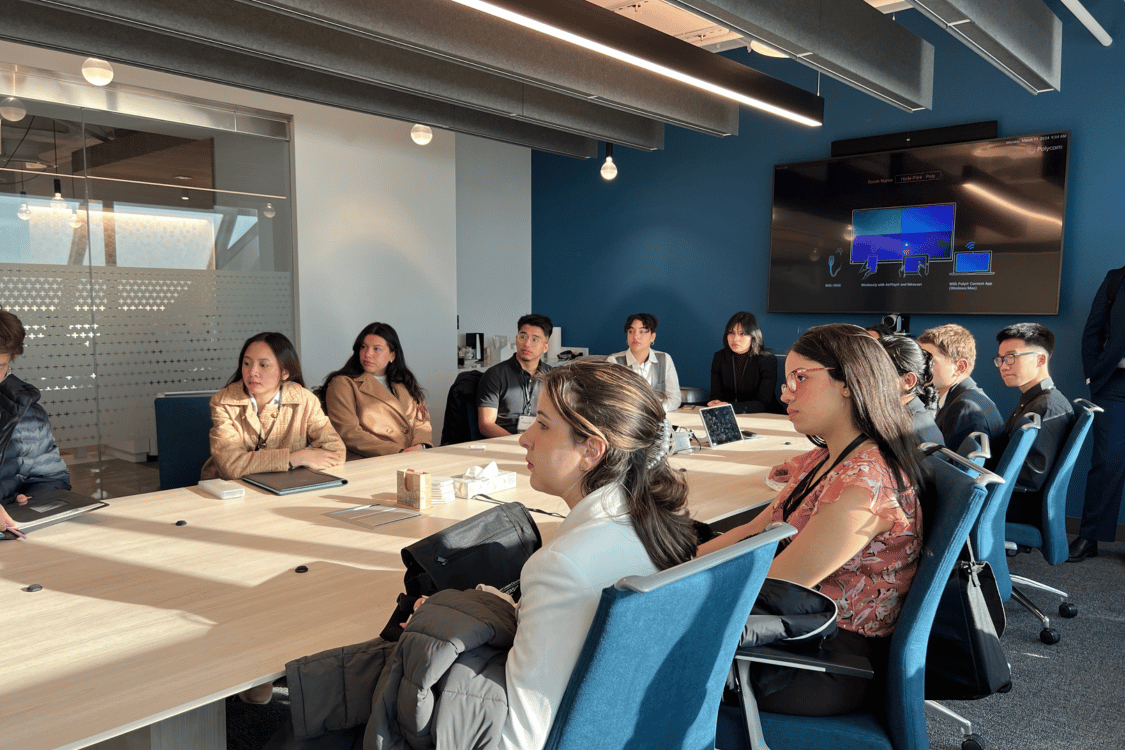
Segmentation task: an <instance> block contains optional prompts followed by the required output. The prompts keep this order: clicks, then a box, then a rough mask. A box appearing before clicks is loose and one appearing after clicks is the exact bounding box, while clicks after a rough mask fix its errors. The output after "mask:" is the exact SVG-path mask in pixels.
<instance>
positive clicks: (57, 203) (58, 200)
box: [51, 177, 69, 211]
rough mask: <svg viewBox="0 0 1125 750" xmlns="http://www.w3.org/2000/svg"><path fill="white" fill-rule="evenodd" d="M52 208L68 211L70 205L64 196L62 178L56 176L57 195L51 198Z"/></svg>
mask: <svg viewBox="0 0 1125 750" xmlns="http://www.w3.org/2000/svg"><path fill="white" fill-rule="evenodd" d="M51 209H52V210H54V211H67V210H69V206H67V205H66V201H65V200H63V197H62V180H60V179H59V178H57V177H56V178H55V197H54V198H52V199H51Z"/></svg>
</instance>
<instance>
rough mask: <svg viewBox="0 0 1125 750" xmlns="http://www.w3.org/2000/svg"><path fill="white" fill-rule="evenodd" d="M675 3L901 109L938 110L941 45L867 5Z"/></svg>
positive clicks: (824, 0) (831, 0)
mask: <svg viewBox="0 0 1125 750" xmlns="http://www.w3.org/2000/svg"><path fill="white" fill-rule="evenodd" d="M667 2H670V3H672V4H673V5H677V6H679V7H681V8H684V9H685V10H688V11H690V12H692V13H694V14H696V15H698V16H702V17H703V18H706V19H708V20H710V21H713V22H714V23H717V24H719V25H721V26H725V27H727V28H729V29H731V30H734V31H737V32H738V33H740V34H742V35H744V36H746V37H749V38H750V39H756V40H758V41H760V42H764V43H765V44H767V45H769V46H770V47H773V48H775V49H778V50H781V51H782V52H785V53H786V54H788V55H789V56H790V57H792V58H794V59H795V60H797V61H798V62H800V63H803V64H804V65H807V66H809V67H810V68H813V69H814V70H818V71H820V72H822V73H824V74H826V75H829V76H832V77H833V78H835V79H837V80H839V81H842V82H843V83H846V84H848V85H849V86H852V87H854V88H856V89H859V90H860V91H862V92H864V93H865V94H870V95H871V96H874V97H875V98H877V99H881V100H883V101H885V102H887V103H888V104H892V105H894V106H896V107H898V108H900V109H904V110H907V111H909V112H913V111H915V110H919V109H932V108H933V98H934V48H933V45H931V44H930V43H929V42H926V41H925V40H923V39H921V38H920V37H918V36H917V35H915V34H913V33H911V32H910V31H909V30H907V29H905V28H903V27H902V26H900V25H899V24H897V23H896V22H894V21H893V20H891V19H890V18H888V17H887V16H885V15H883V14H882V13H880V12H879V11H877V10H875V9H874V8H872V7H871V6H870V5H868V4H867V3H866V2H864V0H784V2H778V1H777V0H667Z"/></svg>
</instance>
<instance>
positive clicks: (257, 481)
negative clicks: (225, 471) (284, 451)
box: [242, 466, 348, 495]
mask: <svg viewBox="0 0 1125 750" xmlns="http://www.w3.org/2000/svg"><path fill="white" fill-rule="evenodd" d="M242 481H243V482H246V483H248V484H252V485H254V486H255V487H261V488H262V489H263V490H269V491H270V492H272V493H273V494H275V495H292V494H293V493H294V492H310V491H312V490H325V489H328V488H329V487H339V486H341V485H344V484H347V483H348V480H346V479H341V478H340V477H335V476H332V475H331V474H325V473H324V472H323V471H314V470H313V469H309V468H307V467H305V466H299V467H297V468H296V469H290V470H289V471H263V472H261V473H260V474H247V475H246V476H244V477H242Z"/></svg>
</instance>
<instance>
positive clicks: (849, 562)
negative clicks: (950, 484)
mask: <svg viewBox="0 0 1125 750" xmlns="http://www.w3.org/2000/svg"><path fill="white" fill-rule="evenodd" d="M785 372H786V377H785V381H786V382H785V385H784V386H783V387H782V389H781V400H782V401H783V402H784V403H785V405H786V407H787V411H788V414H789V420H790V421H791V422H792V423H793V426H794V427H795V428H796V429H797V431H798V432H801V433H803V434H805V435H807V436H809V438H810V439H811V440H812V442H813V443H815V444H816V445H817V446H818V447H816V448H814V449H813V450H811V451H809V452H808V453H805V454H803V455H801V456H797V457H796V458H793V459H791V460H790V461H787V462H786V463H784V464H782V465H780V466H777V467H775V468H774V469H773V471H772V472H771V474H770V478H771V479H774V480H777V481H783V482H785V483H786V484H785V487H784V488H783V489H782V491H781V493H780V494H779V495H778V496H777V498H776V499H775V500H774V501H773V503H772V504H770V506H769V507H767V508H766V509H765V510H764V511H763V512H762V513H761V514H759V515H758V517H757V518H755V519H754V520H753V521H751V522H750V523H748V524H745V525H743V526H740V527H738V528H735V529H732V530H731V531H729V532H727V533H726V534H723V535H722V536H720V537H717V538H716V539H714V540H712V541H710V542H707V543H706V544H704V545H702V546H701V547H700V548H699V552H700V554H704V553H707V552H712V551H714V550H716V549H720V548H722V547H725V546H727V545H729V544H733V543H734V542H737V541H738V540H740V539H744V538H746V537H747V536H750V535H752V534H756V533H758V532H759V531H761V530H762V529H764V528H765V527H766V525H767V524H769V523H771V522H773V521H786V522H787V523H789V524H791V525H792V526H794V527H795V528H796V529H797V534H796V536H794V537H792V538H791V539H790V540H789V544H787V545H785V546H783V547H782V548H781V550H780V551H779V552H778V554H777V556H776V557H775V558H774V562H773V564H772V566H771V567H770V572H769V575H770V576H771V577H773V578H782V579H785V580H789V581H793V582H795V583H799V584H802V585H804V586H810V587H812V586H815V587H818V588H819V589H820V590H821V592H823V593H824V594H826V595H827V596H829V597H831V598H832V599H833V600H835V602H836V606H837V608H838V615H837V624H838V625H839V628H840V629H839V631H838V634H837V635H836V636H835V637H834V638H832V639H830V640H829V641H827V642H826V643H825V647H826V648H827V649H829V650H832V651H837V652H843V653H848V654H857V655H862V656H865V657H867V658H868V659H870V660H871V663H872V666H873V668H874V669H875V673H876V677H875V679H873V680H864V679H860V678H854V677H844V676H840V675H826V674H824V673H818V672H809V671H801V670H786V674H787V677H789V678H790V679H788V683H787V684H786V680H778V679H776V676H775V678H773V679H771V680H770V681H769V682H770V684H771V685H775V686H776V685H781V687H780V689H777V690H776V691H775V692H772V693H770V694H768V695H762V694H761V691H759V692H758V694H757V699H758V704H759V707H760V708H761V709H762V710H764V711H770V712H773V713H788V714H801V715H807V716H829V715H835V714H841V713H847V712H849V711H854V710H858V709H861V708H867V709H870V708H872V707H877V706H878V705H881V703H882V700H881V685H882V679H881V676H882V675H883V674H884V673H885V663H886V655H887V648H888V642H889V640H890V639H889V636H890V634H891V632H892V631H893V630H894V625H895V620H896V619H897V618H898V613H899V609H900V607H901V605H902V601H903V598H904V597H905V595H906V592H907V591H908V590H909V589H910V582H911V580H912V579H913V578H914V572H915V571H916V570H917V566H918V555H919V552H920V551H921V548H922V517H921V511H920V509H919V505H918V498H917V492H916V490H915V488H917V487H921V486H922V484H923V482H924V481H925V477H924V470H923V466H922V456H921V453H920V452H919V451H918V449H917V443H916V441H915V439H914V428H913V426H912V423H911V420H910V416H909V415H908V414H907V412H906V411H905V410H904V409H903V407H902V403H901V401H900V400H899V393H900V391H901V388H900V386H899V379H898V373H897V372H896V371H895V368H894V365H893V364H892V363H891V360H890V358H889V357H888V356H887V354H886V352H885V351H883V349H882V347H880V346H879V344H878V342H877V341H876V340H875V339H873V338H871V337H870V336H869V335H868V334H867V333H866V332H865V331H864V330H863V329H862V328H859V327H858V326H851V325H842V324H833V325H826V326H818V327H816V328H811V329H809V330H808V331H806V332H805V334H804V335H802V336H801V338H800V339H798V340H797V342H796V343H795V344H794V345H793V348H792V350H791V351H790V353H789V356H788V357H787V358H786V361H785ZM778 669H784V668H778ZM763 682H764V681H763Z"/></svg>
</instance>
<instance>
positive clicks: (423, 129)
mask: <svg viewBox="0 0 1125 750" xmlns="http://www.w3.org/2000/svg"><path fill="white" fill-rule="evenodd" d="M410 138H411V140H413V141H414V142H415V143H417V144H418V145H419V146H425V145H426V144H427V143H429V142H430V141H432V140H433V139H434V131H432V130H430V129H429V128H428V127H427V126H425V125H415V126H414V127H412V128H411V129H410Z"/></svg>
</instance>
